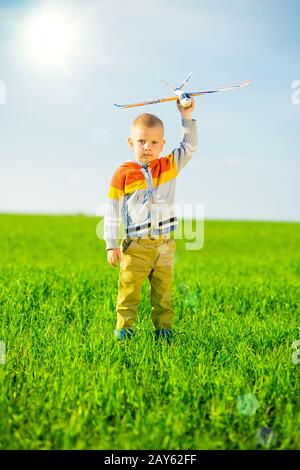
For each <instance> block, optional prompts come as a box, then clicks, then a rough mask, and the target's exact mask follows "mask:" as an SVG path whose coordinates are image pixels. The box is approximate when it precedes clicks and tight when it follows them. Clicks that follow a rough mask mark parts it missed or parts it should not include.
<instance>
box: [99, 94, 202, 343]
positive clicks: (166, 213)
mask: <svg viewBox="0 0 300 470" xmlns="http://www.w3.org/2000/svg"><path fill="white" fill-rule="evenodd" d="M177 108H178V110H179V112H180V114H181V118H182V131H183V139H182V141H181V142H180V147H179V148H176V149H174V150H173V151H172V152H171V153H170V154H168V155H167V156H165V157H160V153H161V151H162V150H163V146H164V144H165V140H164V126H163V123H162V121H161V120H160V119H159V118H157V117H156V116H154V115H152V114H142V115H140V116H138V117H137V118H136V119H135V120H134V121H133V123H132V126H131V135H130V137H129V138H128V143H129V146H130V148H131V150H133V152H134V154H135V158H136V160H127V162H125V163H123V164H122V165H121V166H119V168H117V170H116V171H115V172H114V175H113V177H112V180H111V183H110V189H109V193H108V200H107V204H106V212H105V219H104V239H105V242H106V250H107V261H108V262H109V263H110V264H111V265H112V266H114V267H116V266H117V263H116V261H117V259H118V260H119V262H120V272H119V281H118V296H117V304H116V311H117V325H116V329H115V336H116V337H117V338H118V339H126V338H131V337H132V336H133V335H134V333H135V332H134V329H133V326H134V322H135V320H136V315H137V308H138V305H139V302H140V294H141V287H142V284H143V282H144V280H145V279H146V278H147V277H148V279H149V281H150V284H151V305H152V322H153V324H154V328H155V338H158V337H160V336H162V337H166V338H167V339H168V340H170V339H171V337H172V325H173V309H172V305H171V289H172V280H173V279H172V278H173V261H174V253H175V249H176V243H175V240H174V239H173V238H172V237H171V232H172V231H174V230H175V228H176V225H177V219H176V217H175V214H174V209H173V206H174V197H175V182H176V177H177V175H178V173H179V172H180V171H181V170H182V168H183V167H184V166H185V165H186V164H187V162H188V161H189V160H190V158H191V156H192V154H193V153H194V152H195V150H196V147H197V128H196V121H195V119H192V118H191V114H192V112H193V111H194V108H195V102H194V99H193V98H192V105H191V106H190V107H189V108H184V107H182V106H181V105H180V103H179V101H178V100H177ZM121 218H123V221H124V226H125V234H126V235H125V238H123V239H122V241H121V244H120V246H119V226H120V221H121Z"/></svg>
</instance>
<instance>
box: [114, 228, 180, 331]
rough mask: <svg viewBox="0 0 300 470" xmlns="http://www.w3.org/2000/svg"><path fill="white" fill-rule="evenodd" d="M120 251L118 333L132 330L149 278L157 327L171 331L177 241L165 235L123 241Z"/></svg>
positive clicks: (153, 317)
mask: <svg viewBox="0 0 300 470" xmlns="http://www.w3.org/2000/svg"><path fill="white" fill-rule="evenodd" d="M129 243H130V244H129ZM128 245H129V246H128ZM120 249H121V263H120V272H119V282H118V297H117V305H116V310H117V330H119V329H121V328H132V327H133V324H134V321H135V320H136V316H137V308H138V305H139V303H140V296H141V287H142V284H143V282H144V280H145V279H146V278H147V277H148V279H149V281H150V285H151V305H152V312H151V314H152V322H153V324H154V327H155V328H156V329H159V328H166V329H171V328H172V323H173V309H172V305H171V294H172V292H171V291H172V282H173V265H174V253H175V250H176V242H175V240H173V239H172V238H165V237H164V236H162V235H160V238H157V239H154V240H153V239H151V238H149V237H147V238H133V239H123V240H122V242H121V245H120Z"/></svg>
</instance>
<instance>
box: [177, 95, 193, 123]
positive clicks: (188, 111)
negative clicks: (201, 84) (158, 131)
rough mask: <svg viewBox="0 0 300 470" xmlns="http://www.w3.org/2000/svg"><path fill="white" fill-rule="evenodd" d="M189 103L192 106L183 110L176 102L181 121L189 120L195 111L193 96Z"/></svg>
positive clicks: (178, 102)
mask: <svg viewBox="0 0 300 470" xmlns="http://www.w3.org/2000/svg"><path fill="white" fill-rule="evenodd" d="M191 101H192V104H191V106H189V107H188V108H184V107H183V106H181V104H180V101H179V100H177V101H176V104H177V108H178V111H179V112H180V114H181V116H182V117H183V119H191V114H192V112H193V111H194V109H195V100H194V97H193V96H191Z"/></svg>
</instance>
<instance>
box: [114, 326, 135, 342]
mask: <svg viewBox="0 0 300 470" xmlns="http://www.w3.org/2000/svg"><path fill="white" fill-rule="evenodd" d="M114 335H115V337H116V338H117V339H118V340H120V339H121V340H122V339H131V338H132V336H134V335H135V332H134V331H133V329H132V328H122V329H121V330H115V331H114Z"/></svg>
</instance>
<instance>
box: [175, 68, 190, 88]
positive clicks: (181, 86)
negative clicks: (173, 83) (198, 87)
mask: <svg viewBox="0 0 300 470" xmlns="http://www.w3.org/2000/svg"><path fill="white" fill-rule="evenodd" d="M191 75H192V71H190V73H189V74H188V75H187V76H186V77H185V79H184V82H183V83H182V85H180V87H178V90H183V88H184V87H185V85H186V84H187V82H188V81H189V79H190V78H191Z"/></svg>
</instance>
